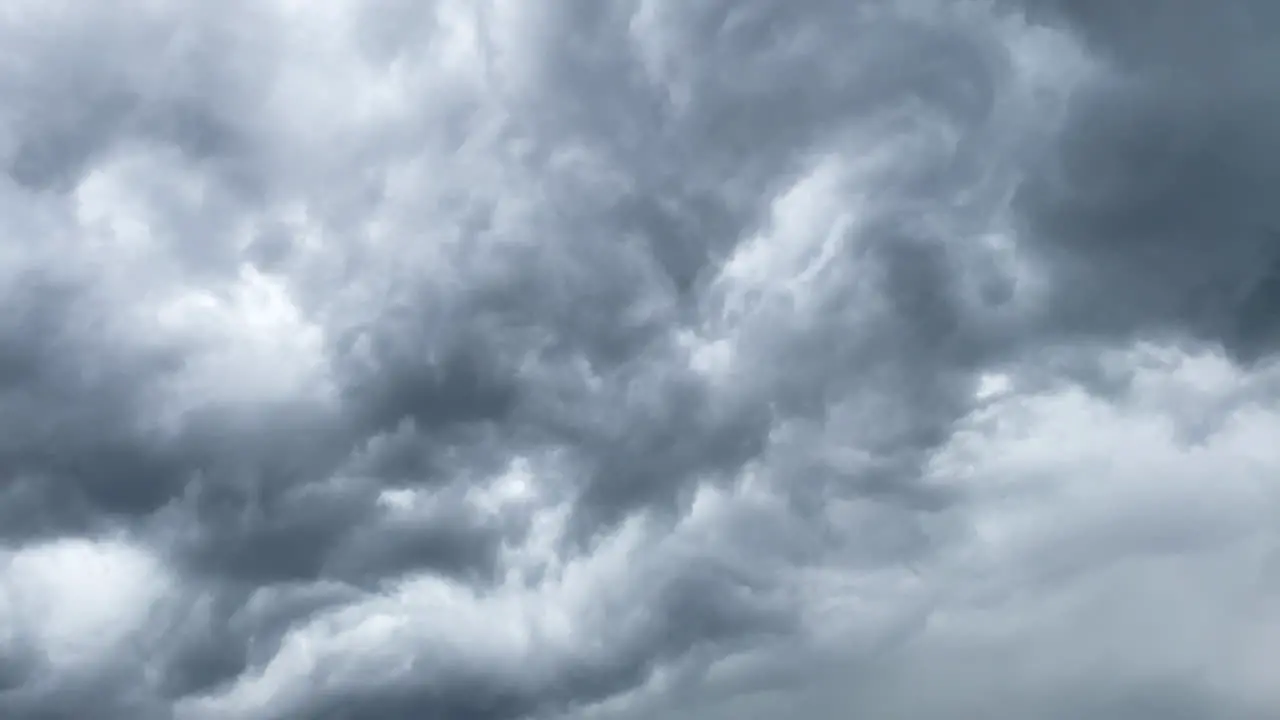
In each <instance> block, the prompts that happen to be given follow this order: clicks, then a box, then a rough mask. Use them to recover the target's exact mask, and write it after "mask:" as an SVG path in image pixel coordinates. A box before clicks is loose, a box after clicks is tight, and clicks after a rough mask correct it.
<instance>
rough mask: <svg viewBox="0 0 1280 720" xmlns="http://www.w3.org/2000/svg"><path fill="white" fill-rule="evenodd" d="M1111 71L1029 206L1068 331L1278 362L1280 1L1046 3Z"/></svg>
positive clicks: (1087, 96)
mask: <svg viewBox="0 0 1280 720" xmlns="http://www.w3.org/2000/svg"><path fill="white" fill-rule="evenodd" d="M1046 5H1049V6H1050V9H1051V11H1052V12H1050V15H1051V16H1053V17H1056V18H1061V19H1062V20H1063V21H1065V22H1067V23H1070V26H1071V27H1072V28H1073V29H1074V30H1076V31H1077V32H1078V33H1079V35H1080V36H1081V37H1082V39H1083V40H1084V41H1085V42H1087V43H1088V44H1089V46H1090V47H1091V48H1092V49H1094V50H1095V51H1096V52H1097V53H1098V55H1099V57H1100V59H1101V60H1102V62H1105V63H1107V64H1108V65H1110V66H1111V67H1113V68H1114V70H1113V72H1112V74H1110V75H1109V77H1108V79H1107V80H1106V81H1104V82H1100V83H1098V84H1097V86H1096V87H1093V88H1090V89H1088V90H1086V91H1085V92H1084V93H1082V95H1081V96H1080V97H1079V98H1078V99H1077V100H1076V101H1075V102H1074V103H1073V110H1072V113H1071V117H1070V119H1069V121H1068V124H1067V127H1066V128H1065V129H1064V131H1063V134H1062V137H1061V139H1060V140H1059V142H1058V143H1057V146H1056V147H1055V148H1054V149H1053V151H1052V153H1051V158H1050V159H1049V160H1048V161H1047V167H1046V168H1045V169H1044V170H1042V171H1039V172H1037V173H1036V174H1035V175H1033V177H1032V178H1031V181H1030V182H1028V184H1027V185H1026V186H1024V188H1023V191H1022V197H1021V201H1020V206H1021V209H1022V212H1023V213H1024V214H1025V216H1026V222H1027V223H1028V226H1029V227H1028V233H1027V234H1028V237H1029V238H1033V239H1035V243H1036V245H1042V247H1038V248H1036V249H1035V250H1034V251H1035V252H1041V253H1043V254H1044V255H1045V256H1046V262H1047V264H1048V265H1049V267H1051V268H1053V270H1051V272H1054V273H1055V274H1056V275H1057V277H1056V282H1055V287H1056V288H1057V290H1056V297H1055V298H1054V303H1053V305H1054V310H1053V311H1051V312H1052V314H1053V315H1054V316H1056V317H1054V318H1053V319H1052V321H1054V322H1055V323H1058V324H1059V326H1060V327H1063V328H1064V329H1066V331H1068V332H1072V333H1104V334H1107V335H1112V334H1116V333H1120V334H1126V335H1127V334H1132V333H1152V332H1156V333H1159V332H1175V333H1187V334H1190V335H1193V336H1196V337H1199V338H1202V339H1205V340H1208V341H1211V342H1220V343H1223V344H1224V345H1225V346H1226V347H1227V348H1228V350H1229V351H1230V352H1231V353H1232V354H1233V355H1235V356H1237V357H1239V358H1240V359H1242V360H1246V361H1253V360H1257V359H1259V358H1260V357H1262V356H1264V355H1267V354H1270V353H1271V352H1273V351H1274V350H1275V347H1276V346H1275V343H1276V341H1277V338H1280V336H1277V335H1276V328H1275V327H1274V326H1273V324H1272V323H1271V322H1270V321H1269V320H1267V319H1266V318H1267V317H1269V316H1271V315H1274V312H1273V311H1270V310H1268V309H1267V308H1269V307H1270V303H1271V299H1272V297H1273V296H1274V285H1275V283H1274V281H1273V280H1272V279H1271V278H1272V276H1273V275H1274V274H1275V268H1276V267H1277V266H1280V242H1277V236H1276V234H1275V219H1274V217H1273V216H1274V211H1273V210H1272V209H1271V205H1272V203H1271V201H1270V198H1271V197H1272V196H1273V195H1274V193H1275V189H1276V187H1277V181H1280V165H1277V160H1276V158H1277V157H1278V156H1277V153H1276V152H1275V150H1276V146H1277V142H1278V141H1280V136H1278V135H1277V133H1276V130H1275V128H1276V118H1277V113H1280V103H1278V102H1277V99H1276V95H1275V93H1274V92H1272V90H1271V80H1270V78H1271V77H1272V75H1273V74H1274V72H1273V70H1274V68H1275V63H1276V61H1277V55H1276V49H1275V48H1276V44H1275V38H1276V33H1277V28H1280V16H1278V15H1277V10H1276V7H1275V6H1274V4H1272V3H1266V2H1229V3H1223V4H1220V5H1215V6H1212V7H1210V6H1208V5H1204V4H1200V3H1194V2H1158V3H1150V2H1148V3H1126V4H1123V5H1121V4H1116V3H1102V2H1080V3H1058V4H1054V3H1047V4H1046Z"/></svg>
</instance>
